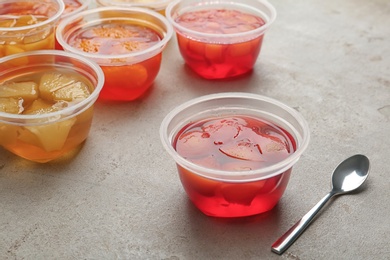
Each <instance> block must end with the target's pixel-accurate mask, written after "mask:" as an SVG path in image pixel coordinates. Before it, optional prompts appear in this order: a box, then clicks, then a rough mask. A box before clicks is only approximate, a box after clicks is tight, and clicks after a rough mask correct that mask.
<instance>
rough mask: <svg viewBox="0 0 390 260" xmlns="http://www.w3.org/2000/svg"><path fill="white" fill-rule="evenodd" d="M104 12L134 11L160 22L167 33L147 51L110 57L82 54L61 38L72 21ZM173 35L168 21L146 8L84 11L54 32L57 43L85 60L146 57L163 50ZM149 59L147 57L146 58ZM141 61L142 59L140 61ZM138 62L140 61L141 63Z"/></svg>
mask: <svg viewBox="0 0 390 260" xmlns="http://www.w3.org/2000/svg"><path fill="white" fill-rule="evenodd" d="M104 11H136V12H141V13H146V14H149V15H151V16H154V17H155V18H157V19H158V20H160V21H161V22H162V23H163V24H164V25H165V26H166V28H167V31H166V33H165V35H164V37H163V38H162V40H161V41H159V42H158V43H157V44H155V45H153V46H150V47H149V48H147V49H144V50H141V51H135V52H129V53H126V54H117V55H112V54H109V55H108V54H95V53H88V52H84V51H82V50H79V49H77V48H75V47H73V46H71V45H69V44H68V43H67V42H66V41H65V40H64V39H63V37H62V35H61V32H62V31H63V30H64V28H65V26H66V25H67V24H68V23H69V22H71V21H72V20H76V19H78V18H80V17H83V16H86V15H89V14H93V13H97V12H104ZM172 35H173V27H172V25H171V24H170V23H169V22H168V20H167V19H166V18H165V17H164V16H163V15H161V14H159V13H157V12H156V11H153V10H149V9H146V8H141V7H116V6H105V7H98V8H93V9H90V10H85V11H82V12H80V13H77V14H74V15H72V16H69V17H66V18H65V19H64V20H62V21H61V22H60V23H59V24H58V26H57V30H56V38H57V41H58V43H59V44H60V45H61V46H62V47H63V48H64V49H65V50H67V51H70V52H73V53H76V54H78V55H82V56H84V57H87V58H91V59H108V60H109V59H128V58H130V57H139V56H142V55H148V54H149V53H153V52H154V51H157V50H159V49H161V51H162V49H163V48H164V46H165V45H166V44H167V43H168V41H169V40H170V38H171V37H172ZM148 58H149V57H148ZM142 60H143V59H142ZM142 60H140V61H142Z"/></svg>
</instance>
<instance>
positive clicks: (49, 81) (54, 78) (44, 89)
mask: <svg viewBox="0 0 390 260" xmlns="http://www.w3.org/2000/svg"><path fill="white" fill-rule="evenodd" d="M39 91H40V95H41V97H42V98H44V99H46V100H49V101H58V100H63V101H68V102H71V101H80V100H83V99H86V98H87V97H88V96H89V95H90V91H89V88H88V86H87V85H86V84H85V83H83V82H81V81H79V80H78V79H77V78H74V77H71V76H68V75H65V74H62V73H58V72H50V73H46V74H44V75H43V76H42V78H41V81H40V83H39Z"/></svg>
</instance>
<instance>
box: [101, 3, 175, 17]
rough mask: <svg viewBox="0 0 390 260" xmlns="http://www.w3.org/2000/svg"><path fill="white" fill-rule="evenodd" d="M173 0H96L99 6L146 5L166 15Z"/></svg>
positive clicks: (145, 6)
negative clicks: (167, 8) (166, 10)
mask: <svg viewBox="0 0 390 260" xmlns="http://www.w3.org/2000/svg"><path fill="white" fill-rule="evenodd" d="M170 2H172V0H96V3H97V5H98V6H119V7H144V8H149V9H151V10H154V11H156V12H159V13H160V14H162V15H165V8H166V7H167V6H168V4H169V3H170Z"/></svg>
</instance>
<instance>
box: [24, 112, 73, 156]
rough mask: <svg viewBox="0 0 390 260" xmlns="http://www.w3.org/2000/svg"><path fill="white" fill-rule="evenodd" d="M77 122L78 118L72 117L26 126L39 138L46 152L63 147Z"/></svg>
mask: <svg viewBox="0 0 390 260" xmlns="http://www.w3.org/2000/svg"><path fill="white" fill-rule="evenodd" d="M75 122H76V118H70V119H67V120H65V121H60V122H54V123H50V124H46V125H39V126H26V127H25V128H26V129H27V130H29V131H30V132H31V133H33V134H34V135H35V136H36V137H37V138H38V140H39V142H40V145H41V146H42V148H43V149H44V150H45V151H46V152H52V151H56V150H60V149H62V147H63V146H64V144H65V142H66V139H67V138H68V135H69V131H70V129H71V128H72V126H73V125H74V123H75Z"/></svg>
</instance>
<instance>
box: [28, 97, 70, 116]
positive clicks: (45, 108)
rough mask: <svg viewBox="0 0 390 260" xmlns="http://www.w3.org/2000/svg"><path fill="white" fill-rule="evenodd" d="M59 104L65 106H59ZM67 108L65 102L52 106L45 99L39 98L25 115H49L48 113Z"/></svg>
mask: <svg viewBox="0 0 390 260" xmlns="http://www.w3.org/2000/svg"><path fill="white" fill-rule="evenodd" d="M59 104H64V105H59ZM65 106H66V104H65V102H61V101H60V102H58V103H55V104H52V103H49V102H48V101H46V100H44V99H41V98H38V99H36V100H34V101H33V102H32V104H31V105H30V106H28V107H27V108H26V110H25V111H24V114H26V115H42V114H48V113H52V112H56V111H58V110H60V109H61V108H65Z"/></svg>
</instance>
